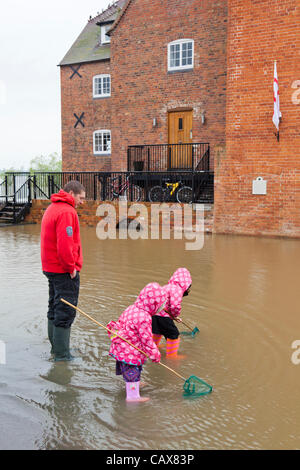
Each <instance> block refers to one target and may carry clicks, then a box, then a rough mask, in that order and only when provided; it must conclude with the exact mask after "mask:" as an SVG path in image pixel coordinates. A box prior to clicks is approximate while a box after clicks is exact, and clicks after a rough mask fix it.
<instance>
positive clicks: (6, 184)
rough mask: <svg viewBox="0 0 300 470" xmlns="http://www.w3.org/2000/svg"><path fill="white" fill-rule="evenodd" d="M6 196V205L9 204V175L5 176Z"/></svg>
mask: <svg viewBox="0 0 300 470" xmlns="http://www.w3.org/2000/svg"><path fill="white" fill-rule="evenodd" d="M5 196H6V198H5V202H6V204H7V202H8V182H7V175H5Z"/></svg>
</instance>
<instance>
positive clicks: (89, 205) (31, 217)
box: [25, 199, 213, 237]
mask: <svg viewBox="0 0 300 470" xmlns="http://www.w3.org/2000/svg"><path fill="white" fill-rule="evenodd" d="M49 204H50V201H49V200H38V199H34V200H33V201H32V207H31V209H30V213H29V214H28V215H27V216H26V218H25V223H33V224H39V223H41V221H42V217H43V215H44V212H45V210H46V209H47V207H48V206H49ZM101 204H113V205H114V206H115V208H116V222H117V223H118V222H119V208H118V201H114V202H101V201H85V203H84V205H83V206H80V207H79V208H78V209H77V213H78V217H79V222H80V225H81V226H82V227H83V226H88V227H96V226H97V224H98V222H99V220H101V219H103V218H106V215H105V216H103V217H99V216H97V215H96V211H97V207H98V206H99V205H101ZM131 204H132V203H130V202H128V204H127V206H128V210H129V208H130V206H131ZM143 205H144V206H145V207H146V208H147V211H148V224H149V227H151V203H150V202H148V203H143ZM170 206H173V203H171V204H170ZM133 218H135V217H133ZM129 219H130V217H129ZM159 222H160V223H161V222H162V219H161V216H160V219H159ZM191 222H192V224H193V227H195V226H196V222H197V218H196V211H195V210H193V213H192V220H191ZM183 223H184V222H183V220H182V226H183ZM212 226H213V208H212V207H210V206H205V208H204V230H205V233H211V231H212ZM174 227H176V224H174V218H173V216H171V228H174ZM149 237H150V235H149Z"/></svg>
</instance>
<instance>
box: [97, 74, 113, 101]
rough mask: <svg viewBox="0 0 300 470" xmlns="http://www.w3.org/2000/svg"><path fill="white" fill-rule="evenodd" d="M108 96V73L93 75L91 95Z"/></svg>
mask: <svg viewBox="0 0 300 470" xmlns="http://www.w3.org/2000/svg"><path fill="white" fill-rule="evenodd" d="M106 96H110V75H95V76H94V77H93V97H94V98H103V97H106Z"/></svg>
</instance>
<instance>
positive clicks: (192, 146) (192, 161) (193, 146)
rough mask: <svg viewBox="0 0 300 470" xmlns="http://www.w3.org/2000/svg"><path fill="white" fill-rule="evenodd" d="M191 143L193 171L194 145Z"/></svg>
mask: <svg viewBox="0 0 300 470" xmlns="http://www.w3.org/2000/svg"><path fill="white" fill-rule="evenodd" d="M191 145H192V170H193V171H194V169H195V168H194V145H193V144H191Z"/></svg>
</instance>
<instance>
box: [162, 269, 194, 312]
mask: <svg viewBox="0 0 300 470" xmlns="http://www.w3.org/2000/svg"><path fill="white" fill-rule="evenodd" d="M191 284H192V277H191V274H190V272H189V271H188V269H186V268H178V269H177V270H176V271H175V272H174V274H173V276H172V277H171V278H170V280H169V282H168V284H166V285H165V286H163V289H164V291H165V293H166V295H167V303H166V306H165V309H166V310H167V311H168V312H170V314H171V315H169V314H168V313H167V312H166V311H165V310H162V311H161V312H160V313H158V315H160V316H161V317H170V316H171V317H174V318H176V317H178V316H179V315H180V312H181V302H182V296H183V294H184V292H185V291H186V290H187V289H188V288H189V287H190V285H191Z"/></svg>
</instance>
